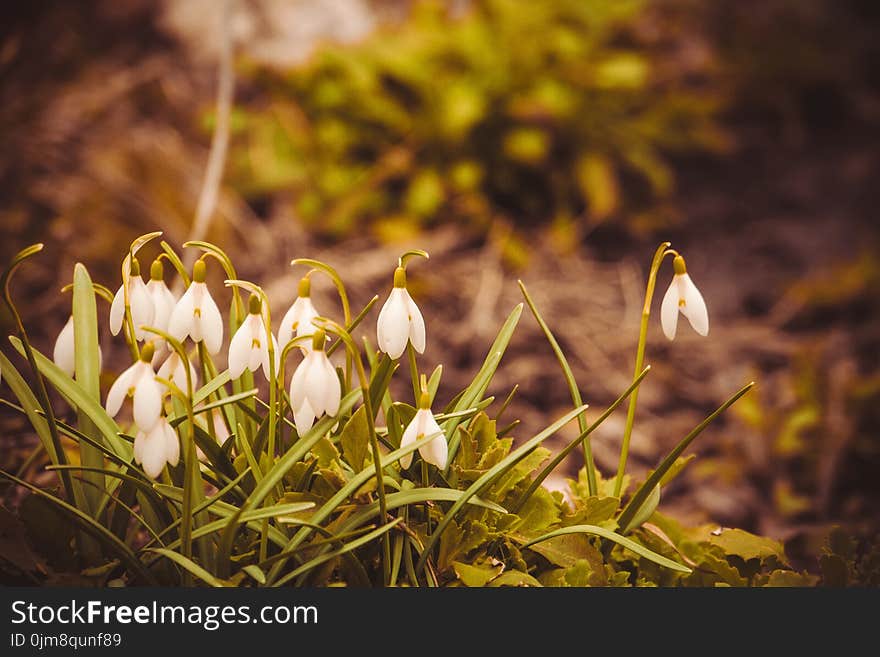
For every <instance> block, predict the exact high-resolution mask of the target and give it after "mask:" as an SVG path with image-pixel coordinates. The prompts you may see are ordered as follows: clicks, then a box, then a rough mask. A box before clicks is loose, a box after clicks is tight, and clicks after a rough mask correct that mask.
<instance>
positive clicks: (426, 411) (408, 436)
mask: <svg viewBox="0 0 880 657" xmlns="http://www.w3.org/2000/svg"><path fill="white" fill-rule="evenodd" d="M434 434H436V436H437V437H436V438H434V439H433V440H430V441H428V443H427V444H426V445H422V446H421V447H419V454H421V456H422V459H424V461H425V462H426V463H433V464H434V465H436V466H437V467H438V468H440V469H443V468H445V467H446V457H447V449H448V448H447V445H446V436H445V434H444V433H443V430H442V429H441V428H440V425H439V424H437V420H435V419H434V414H433V413H432V412H431V398H430V397H429V395H428V393H427V392H426V391H425V390H422V394H421V398H420V399H419V410H417V411H416V414H415V417H413V419H412V421H411V422H410V423H409V424H408V425H407V427H406V429H404V431H403V436H402V437H401V439H400V446H401V447H406V446H407V445H411V444H412V443H414V442H415V441H417V440H418V439H419V438H424V437H426V436H430V435H434ZM412 458H413V455H412V452H410V453H409V454H407V455H406V456H404V457H403V458H401V459H400V465H402V466H403V467H404V468H408V467H409V466H410V465H411V464H412Z"/></svg>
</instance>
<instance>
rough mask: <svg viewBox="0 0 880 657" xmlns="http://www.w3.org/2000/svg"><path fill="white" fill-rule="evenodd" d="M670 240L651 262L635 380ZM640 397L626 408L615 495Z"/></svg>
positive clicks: (634, 395) (632, 397)
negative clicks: (652, 304)
mask: <svg viewBox="0 0 880 657" xmlns="http://www.w3.org/2000/svg"><path fill="white" fill-rule="evenodd" d="M669 246H670V243H669V242H663V243H662V244H661V245H660V246H658V247H657V250H656V251H655V252H654V260H653V261H652V262H651V269H650V271H649V272H648V284H647V287H646V289H645V305H644V307H643V308H642V323H641V326H640V327H639V345H638V348H637V349H636V366H635V373H634V374H633V381H635V380H636V379H637V378H638V377H639V375H640V374H641V372H642V370H643V369H644V363H645V344H646V342H647V340H648V319H649V318H650V316H651V301H652V300H653V298H654V287H655V286H656V285H657V272H658V271H659V269H660V265H661V264H662V263H663V258H664V257H666V254H667V253H669V251H667V249H668V248H669ZM638 397H639V389H638V388H636V389H635V390H633V392H632V394H631V395H630V398H629V406H628V407H627V409H626V426H625V427H624V429H623V442H622V444H621V445H620V462H619V463H618V465H617V478H616V479H615V480H614V497H620V492H621V491H620V489H621V488H622V487H623V475H624V473H625V472H626V459H627V456H628V455H629V441H630V438H631V437H632V429H633V422H634V421H635V417H636V402H637V401H638Z"/></svg>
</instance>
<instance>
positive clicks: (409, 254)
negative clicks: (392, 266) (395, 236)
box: [397, 249, 431, 267]
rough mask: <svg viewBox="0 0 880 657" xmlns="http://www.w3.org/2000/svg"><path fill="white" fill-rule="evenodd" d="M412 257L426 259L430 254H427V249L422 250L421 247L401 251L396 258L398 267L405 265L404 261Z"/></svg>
mask: <svg viewBox="0 0 880 657" xmlns="http://www.w3.org/2000/svg"><path fill="white" fill-rule="evenodd" d="M413 257H419V258H424V259H425V260H427V259H428V258H430V257H431V256H429V255H428V252H427V251H422V250H421V249H410V250H409V251H406V252H405V253H402V254H401V255H400V257H399V258H398V259H397V266H398V267H406V261H407V260H409V259H410V258H413Z"/></svg>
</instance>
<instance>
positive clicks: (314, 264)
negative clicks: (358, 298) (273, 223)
mask: <svg viewBox="0 0 880 657" xmlns="http://www.w3.org/2000/svg"><path fill="white" fill-rule="evenodd" d="M290 264H291V266H296V265H306V266H307V267H311V268H312V269H313V270H317V271H321V272H323V273H325V274H326V275H327V276H328V277H329V278H330V280H332V281H333V285H335V286H336V291H337V293H338V294H339V301H340V302H341V303H342V318H343V320H344V322H345V326H351V304H349V302H348V292H347V291H346V289H345V283H343V282H342V277H341V276H340V275H339V272H338V271H336V269H334V268H333V267H331V266H330V265H328V264H327V263H326V262H321V261H320V260H313V259H312V258H294V259H293V260H291V261H290ZM309 273H311V272H309ZM306 275H308V274H306ZM327 353H328V355H329V354H330V352H327ZM351 359H352V356H351V355H350V354H348V353H346V355H345V387H346V388H348V389H350V388H351V367H352V361H351Z"/></svg>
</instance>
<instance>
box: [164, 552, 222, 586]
mask: <svg viewBox="0 0 880 657" xmlns="http://www.w3.org/2000/svg"><path fill="white" fill-rule="evenodd" d="M147 552H155V553H156V554H160V555H162V556H163V557H165V558H166V559H170V560H171V561H173V562H174V563H176V564H177V565H178V566H180V567H182V568H184V569H185V570H187V571H189V572H190V573H192V574H193V575H195V576H196V577H198V578H199V579H200V580H202V581H203V582H205V584H208V585H209V586H213V587H215V588H223V587H225V586H227V585H226V584H224V583H223V582H222V581H221V580H219V579H217V578H216V577H214V576H213V575H212V574H211V573H209V572H208V571H207V570H205V569H204V568H202V567H201V566H200V565H199V564H197V563H196V562H194V561H193V560H192V559H188V558H187V557H185V556H183V555H182V554H180V553H179V552H175V551H174V550H168V549H166V548H147Z"/></svg>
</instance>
